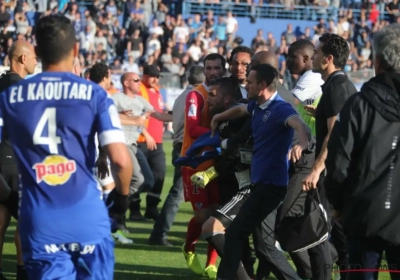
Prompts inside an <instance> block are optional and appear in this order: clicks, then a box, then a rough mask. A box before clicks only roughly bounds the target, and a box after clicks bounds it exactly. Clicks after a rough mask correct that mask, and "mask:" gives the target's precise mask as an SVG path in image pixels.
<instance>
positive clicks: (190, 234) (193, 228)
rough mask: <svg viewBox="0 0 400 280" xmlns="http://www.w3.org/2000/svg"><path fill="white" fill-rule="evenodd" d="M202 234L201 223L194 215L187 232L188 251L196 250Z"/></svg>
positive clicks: (186, 248)
mask: <svg viewBox="0 0 400 280" xmlns="http://www.w3.org/2000/svg"><path fill="white" fill-rule="evenodd" d="M200 235H201V224H199V223H198V222H197V221H196V219H195V218H194V217H193V218H192V219H191V220H190V221H189V224H188V228H187V234H186V244H185V251H186V252H193V253H194V252H195V244H196V242H197V239H199V237H200Z"/></svg>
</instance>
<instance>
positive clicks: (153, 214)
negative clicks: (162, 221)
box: [144, 208, 160, 221]
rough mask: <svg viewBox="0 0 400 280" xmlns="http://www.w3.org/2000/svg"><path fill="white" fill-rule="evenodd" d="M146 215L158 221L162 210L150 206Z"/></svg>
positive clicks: (147, 217)
mask: <svg viewBox="0 0 400 280" xmlns="http://www.w3.org/2000/svg"><path fill="white" fill-rule="evenodd" d="M144 216H145V218H146V219H149V220H154V221H157V219H158V217H159V216H160V212H158V210H157V208H150V209H147V210H146V212H145V213H144Z"/></svg>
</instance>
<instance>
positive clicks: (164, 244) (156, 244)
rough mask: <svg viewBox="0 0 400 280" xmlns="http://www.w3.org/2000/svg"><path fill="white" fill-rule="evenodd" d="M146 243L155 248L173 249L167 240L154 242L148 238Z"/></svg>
mask: <svg viewBox="0 0 400 280" xmlns="http://www.w3.org/2000/svg"><path fill="white" fill-rule="evenodd" d="M147 243H148V244H149V245H155V246H165V247H173V246H174V245H172V243H171V242H169V241H168V240H167V239H159V240H154V239H151V238H149V240H148V242H147Z"/></svg>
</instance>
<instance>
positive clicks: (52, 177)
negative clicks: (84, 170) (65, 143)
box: [32, 155, 76, 186]
mask: <svg viewBox="0 0 400 280" xmlns="http://www.w3.org/2000/svg"><path fill="white" fill-rule="evenodd" d="M32 168H33V169H34V170H35V171H36V182H37V183H41V182H45V183H46V184H47V185H49V186H59V185H63V184H65V183H66V182H68V180H69V179H70V178H71V175H72V174H73V173H75V172H76V162H75V161H74V160H70V159H67V158H66V157H64V156H61V155H51V156H48V157H46V158H45V159H44V160H43V162H39V163H36V164H35V165H34V166H33V167H32Z"/></svg>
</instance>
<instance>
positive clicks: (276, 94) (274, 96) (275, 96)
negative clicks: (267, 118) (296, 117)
mask: <svg viewBox="0 0 400 280" xmlns="http://www.w3.org/2000/svg"><path fill="white" fill-rule="evenodd" d="M277 96H278V92H277V91H275V93H274V94H273V95H272V96H271V97H270V99H268V100H267V101H266V102H265V103H263V104H261V105H258V107H260V109H262V110H265V109H267V108H268V106H269V105H270V104H271V102H272V101H274V100H275V99H276V98H277Z"/></svg>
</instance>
